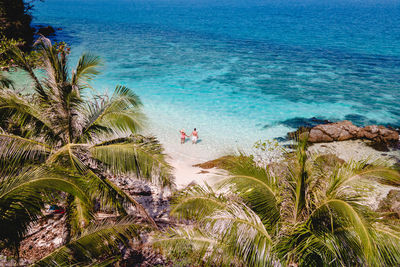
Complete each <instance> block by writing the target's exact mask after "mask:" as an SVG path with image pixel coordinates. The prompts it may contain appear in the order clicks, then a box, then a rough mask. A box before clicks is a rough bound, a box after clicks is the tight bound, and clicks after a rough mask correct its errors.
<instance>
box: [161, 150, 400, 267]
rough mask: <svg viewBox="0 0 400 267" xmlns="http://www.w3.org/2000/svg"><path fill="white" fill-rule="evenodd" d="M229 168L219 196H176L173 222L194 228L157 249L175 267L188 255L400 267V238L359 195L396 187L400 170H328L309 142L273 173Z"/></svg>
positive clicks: (222, 260)
mask: <svg viewBox="0 0 400 267" xmlns="http://www.w3.org/2000/svg"><path fill="white" fill-rule="evenodd" d="M290 155H291V156H290ZM226 166H228V167H227V169H228V171H230V173H231V176H230V177H229V178H227V179H225V180H224V181H223V182H222V183H221V184H220V185H219V186H217V187H216V188H215V189H213V188H211V187H201V186H194V187H190V188H189V189H186V190H184V191H183V192H181V193H179V194H178V195H177V196H176V197H175V200H174V203H175V204H174V205H173V207H172V210H171V215H172V216H175V217H177V218H178V219H185V220H191V221H193V222H194V225H193V226H192V227H191V228H190V229H187V228H185V229H179V228H178V229H173V230H170V231H169V232H166V233H164V234H162V235H161V237H159V238H158V239H155V241H154V245H155V246H156V247H158V248H162V249H163V250H164V251H165V252H166V253H167V254H169V255H170V256H171V257H174V259H175V260H176V261H178V262H179V261H182V258H181V257H180V256H179V255H186V256H185V257H186V258H191V259H193V262H194V263H195V264H200V265H214V264H216V265H226V266H232V265H235V266H242V265H246V266H394V265H396V264H398V262H399V260H400V235H399V232H398V231H397V230H396V228H395V226H394V225H393V224H391V223H390V222H389V221H385V220H383V219H379V218H381V215H380V214H378V213H376V212H373V211H372V210H370V208H369V207H367V206H366V205H364V204H363V195H362V191H359V190H358V188H359V186H360V185H362V184H363V183H364V182H365V181H368V180H371V179H375V180H378V181H382V180H383V181H388V182H391V183H392V184H393V181H399V180H400V174H399V173H398V172H397V171H394V170H393V169H391V168H388V167H386V166H384V165H382V164H379V163H373V164H370V163H367V162H366V161H364V162H349V163H339V162H337V163H336V164H335V165H332V166H327V163H326V162H324V161H323V157H319V156H318V155H312V154H309V153H308V152H307V151H306V142H300V143H299V148H298V150H297V152H296V153H291V154H288V156H287V157H286V161H284V162H280V163H276V164H272V165H271V166H270V167H269V168H267V169H265V168H262V167H260V166H258V165H257V164H256V163H255V162H254V161H253V159H252V157H246V156H239V157H236V158H234V159H233V160H231V161H230V162H228V164H226ZM278 169H279V171H277V170H278ZM275 173H280V175H279V176H276V175H275ZM228 192H230V193H228ZM188 255H191V256H188ZM193 262H192V263H193Z"/></svg>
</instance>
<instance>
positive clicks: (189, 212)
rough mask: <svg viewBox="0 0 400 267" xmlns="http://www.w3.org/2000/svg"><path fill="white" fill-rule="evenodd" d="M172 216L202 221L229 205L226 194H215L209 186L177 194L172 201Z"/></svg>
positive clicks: (194, 187)
mask: <svg viewBox="0 0 400 267" xmlns="http://www.w3.org/2000/svg"><path fill="white" fill-rule="evenodd" d="M171 203H172V206H171V212H170V215H171V216H173V217H175V218H178V219H185V220H201V219H204V218H205V217H206V216H209V215H211V214H212V213H213V212H215V211H216V210H220V209H224V208H226V207H227V206H228V205H229V199H228V198H226V197H225V196H224V194H221V193H217V192H214V190H213V189H212V188H211V187H210V186H209V185H207V184H206V185H204V186H200V185H195V186H191V187H189V188H187V189H185V190H182V191H180V192H177V193H176V194H175V195H174V196H173V198H172V200H171Z"/></svg>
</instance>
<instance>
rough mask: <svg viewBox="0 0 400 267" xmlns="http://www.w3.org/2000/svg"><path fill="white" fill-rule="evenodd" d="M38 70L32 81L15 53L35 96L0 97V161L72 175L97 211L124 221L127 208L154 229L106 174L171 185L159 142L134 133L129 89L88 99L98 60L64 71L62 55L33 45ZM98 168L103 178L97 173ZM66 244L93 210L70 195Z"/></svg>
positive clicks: (134, 103)
mask: <svg viewBox="0 0 400 267" xmlns="http://www.w3.org/2000/svg"><path fill="white" fill-rule="evenodd" d="M36 45H37V47H38V53H39V54H40V56H41V60H42V62H43V67H42V70H41V74H42V75H39V76H38V75H37V74H36V72H37V71H35V70H34V68H33V66H32V65H31V63H30V62H29V60H28V59H27V57H26V55H25V54H24V53H23V52H22V51H21V50H19V49H18V48H15V49H12V51H11V52H10V55H11V57H12V58H13V59H14V62H15V63H16V64H17V65H18V67H19V68H21V69H22V70H24V71H26V72H27V73H28V74H29V75H30V77H31V78H32V79H33V81H34V92H33V93H32V94H22V93H18V92H16V91H13V90H12V89H9V88H3V89H1V90H0V113H1V115H0V126H1V128H2V129H0V130H1V132H0V162H3V163H4V162H6V164H7V165H9V166H11V165H12V166H26V165H32V166H46V168H50V169H57V170H59V171H60V172H62V171H65V172H66V173H70V172H72V173H73V175H74V176H75V177H80V179H82V180H85V181H86V183H88V184H90V186H89V187H87V188H86V190H87V194H88V195H89V196H90V199H91V201H97V202H100V204H101V209H103V210H113V211H118V213H119V214H120V215H125V214H126V213H127V212H126V208H127V207H128V206H131V205H133V206H134V207H136V210H137V211H138V214H139V215H141V216H142V217H144V218H145V219H146V220H148V221H149V222H150V223H151V224H152V225H153V226H154V227H156V225H155V223H154V221H153V219H152V218H151V217H150V216H149V215H148V214H147V212H146V211H145V209H144V208H143V207H142V206H141V205H140V204H139V203H138V202H137V201H136V200H135V199H133V198H132V197H130V196H129V195H128V194H126V193H125V192H123V191H122V190H120V189H119V188H118V187H117V186H115V185H114V184H113V183H112V182H111V181H110V180H109V179H108V177H107V176H106V175H105V173H107V172H112V173H114V174H117V175H118V174H134V175H136V176H137V178H139V179H145V180H147V181H151V182H154V183H158V184H160V186H167V187H171V186H173V182H172V178H171V174H170V167H169V165H168V164H167V163H166V161H165V155H164V154H163V152H162V148H161V146H160V144H159V143H158V141H157V140H156V139H155V138H153V137H144V136H142V135H140V134H138V130H139V129H140V128H141V126H142V117H143V116H142V114H141V112H140V106H141V102H140V100H139V97H138V96H137V95H136V94H134V93H133V92H132V90H130V89H129V88H127V87H124V86H117V87H116V88H115V90H114V93H113V95H112V96H111V97H108V96H107V95H89V93H88V91H89V89H90V88H91V87H90V85H89V82H90V80H91V79H92V78H93V77H94V76H95V75H97V74H98V73H99V71H98V67H99V64H100V61H99V58H98V57H95V56H93V55H91V54H83V55H82V56H81V57H80V59H79V61H78V64H77V66H76V68H75V69H73V70H72V71H71V72H69V71H68V64H67V58H68V48H66V46H65V45H64V44H61V45H52V44H51V42H50V41H49V40H48V39H46V38H41V39H40V40H39V41H38V42H37V44H36ZM100 169H101V171H100ZM67 216H68V222H69V225H70V227H71V229H70V230H71V232H70V238H72V236H74V235H76V234H79V233H80V232H81V229H82V227H84V226H87V225H88V224H89V222H90V221H91V220H92V219H93V218H94V217H93V216H94V212H93V205H86V204H85V203H84V202H83V201H82V200H81V199H80V198H78V197H75V196H74V195H72V194H71V195H70V197H68V207H67Z"/></svg>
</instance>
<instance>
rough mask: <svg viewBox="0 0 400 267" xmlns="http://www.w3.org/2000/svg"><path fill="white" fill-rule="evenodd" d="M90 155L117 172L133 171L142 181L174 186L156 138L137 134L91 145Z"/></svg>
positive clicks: (169, 169) (168, 167) (169, 168)
mask: <svg viewBox="0 0 400 267" xmlns="http://www.w3.org/2000/svg"><path fill="white" fill-rule="evenodd" d="M90 152H91V154H92V156H93V157H94V158H96V159H97V160H100V161H101V162H103V163H104V164H106V166H107V167H108V168H109V169H110V170H111V171H113V172H114V173H132V172H133V173H135V174H136V175H137V177H138V178H139V179H146V180H149V181H151V182H153V183H155V184H161V185H162V186H167V187H172V186H173V180H172V175H171V167H170V166H169V164H168V163H167V162H166V160H165V155H164V154H163V151H162V147H161V145H160V144H159V142H158V141H157V140H156V139H155V138H145V137H142V136H139V135H135V136H132V137H129V138H119V139H114V140H110V141H107V142H103V143H100V144H97V145H94V146H92V147H91V148H90Z"/></svg>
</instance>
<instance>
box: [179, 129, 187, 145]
mask: <svg viewBox="0 0 400 267" xmlns="http://www.w3.org/2000/svg"><path fill="white" fill-rule="evenodd" d="M179 132H180V133H181V144H184V143H185V141H186V137H189V136H187V135H186V133H185V130H183V129H182V130H180V131H179Z"/></svg>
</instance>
